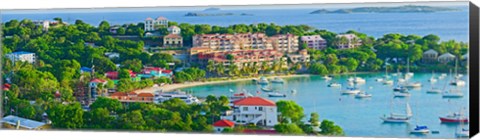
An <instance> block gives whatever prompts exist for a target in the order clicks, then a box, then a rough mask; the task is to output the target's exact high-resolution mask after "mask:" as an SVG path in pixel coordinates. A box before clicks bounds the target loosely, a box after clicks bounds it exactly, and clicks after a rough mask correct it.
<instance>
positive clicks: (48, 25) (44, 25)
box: [32, 20, 50, 31]
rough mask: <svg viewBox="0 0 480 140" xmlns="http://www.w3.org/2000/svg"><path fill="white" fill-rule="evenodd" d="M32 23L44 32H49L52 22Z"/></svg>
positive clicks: (40, 21) (39, 21)
mask: <svg viewBox="0 0 480 140" xmlns="http://www.w3.org/2000/svg"><path fill="white" fill-rule="evenodd" d="M32 22H33V24H35V26H39V27H42V30H43V31H48V28H50V21H48V20H34V21H32Z"/></svg>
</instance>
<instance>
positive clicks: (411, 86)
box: [404, 59, 422, 88]
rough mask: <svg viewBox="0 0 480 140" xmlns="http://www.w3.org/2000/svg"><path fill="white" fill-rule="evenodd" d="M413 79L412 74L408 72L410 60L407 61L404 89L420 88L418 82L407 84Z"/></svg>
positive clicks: (420, 84) (420, 85)
mask: <svg viewBox="0 0 480 140" xmlns="http://www.w3.org/2000/svg"><path fill="white" fill-rule="evenodd" d="M411 77H413V73H412V72H410V59H407V73H406V74H405V83H404V87H406V88H419V87H422V83H420V82H413V83H411V82H408V80H409V79H410V78H411Z"/></svg>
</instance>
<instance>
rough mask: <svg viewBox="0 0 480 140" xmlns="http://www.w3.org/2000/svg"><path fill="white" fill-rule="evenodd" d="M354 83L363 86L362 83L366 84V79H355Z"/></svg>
mask: <svg viewBox="0 0 480 140" xmlns="http://www.w3.org/2000/svg"><path fill="white" fill-rule="evenodd" d="M353 82H354V83H356V84H361V83H365V82H366V81H365V79H363V78H361V77H355V78H354V80H353Z"/></svg>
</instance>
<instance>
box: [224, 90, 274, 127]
mask: <svg viewBox="0 0 480 140" xmlns="http://www.w3.org/2000/svg"><path fill="white" fill-rule="evenodd" d="M221 118H222V119H226V120H230V121H233V122H235V124H250V123H253V124H256V125H261V126H268V127H273V126H274V125H276V124H278V119H277V105H276V104H275V102H273V101H270V100H268V99H265V98H261V97H247V98H243V99H239V100H236V101H233V110H230V111H227V112H226V113H225V114H224V115H223V116H222V117H221Z"/></svg>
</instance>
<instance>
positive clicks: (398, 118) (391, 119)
mask: <svg viewBox="0 0 480 140" xmlns="http://www.w3.org/2000/svg"><path fill="white" fill-rule="evenodd" d="M405 112H406V114H396V113H390V115H389V116H387V115H383V116H382V117H380V119H382V120H383V122H386V123H406V122H408V121H410V119H411V118H412V116H413V114H412V110H411V108H410V105H409V104H408V103H407V104H406V110H405Z"/></svg>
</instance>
